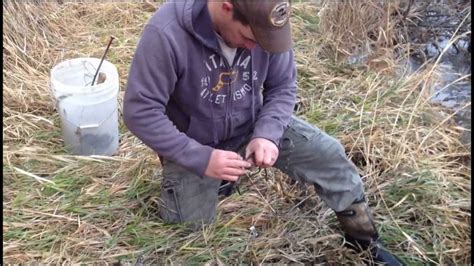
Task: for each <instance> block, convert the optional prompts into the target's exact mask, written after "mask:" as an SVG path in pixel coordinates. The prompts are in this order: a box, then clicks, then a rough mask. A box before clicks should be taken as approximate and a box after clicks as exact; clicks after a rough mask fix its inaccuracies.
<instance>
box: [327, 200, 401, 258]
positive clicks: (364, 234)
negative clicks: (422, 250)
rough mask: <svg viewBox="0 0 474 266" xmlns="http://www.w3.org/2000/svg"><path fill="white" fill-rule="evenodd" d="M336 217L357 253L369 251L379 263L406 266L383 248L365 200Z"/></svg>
mask: <svg viewBox="0 0 474 266" xmlns="http://www.w3.org/2000/svg"><path fill="white" fill-rule="evenodd" d="M336 216H337V219H338V220H339V222H340V223H341V226H342V229H343V230H344V232H345V233H346V235H345V238H346V240H347V242H348V243H349V245H348V246H349V247H350V248H352V249H355V250H357V251H362V250H367V249H368V250H369V251H370V253H371V254H372V257H373V260H374V261H375V262H377V263H383V264H385V265H404V264H403V263H402V262H401V261H400V260H399V259H398V258H397V257H396V256H395V255H393V254H392V253H391V252H390V251H389V250H387V249H386V248H385V247H384V246H383V243H382V241H381V240H380V238H379V235H378V233H377V229H376V227H375V224H374V219H373V217H372V214H371V213H370V210H369V207H368V206H367V204H366V203H365V199H364V198H362V199H361V200H358V201H355V202H354V203H352V205H351V206H349V207H348V208H347V209H345V210H344V211H341V212H336Z"/></svg>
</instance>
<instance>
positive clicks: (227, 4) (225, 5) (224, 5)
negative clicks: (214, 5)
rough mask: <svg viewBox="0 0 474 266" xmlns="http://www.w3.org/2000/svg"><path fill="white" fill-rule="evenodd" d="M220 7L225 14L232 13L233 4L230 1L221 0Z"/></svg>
mask: <svg viewBox="0 0 474 266" xmlns="http://www.w3.org/2000/svg"><path fill="white" fill-rule="evenodd" d="M221 8H222V11H224V13H226V14H232V13H233V10H234V5H232V3H231V2H228V1H222V5H221Z"/></svg>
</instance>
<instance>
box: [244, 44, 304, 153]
mask: <svg viewBox="0 0 474 266" xmlns="http://www.w3.org/2000/svg"><path fill="white" fill-rule="evenodd" d="M263 88H264V89H263V107H262V109H261V110H260V112H259V114H258V116H257V121H256V124H255V129H254V132H253V135H252V139H254V138H265V139H268V140H271V141H273V142H274V143H275V144H276V145H277V146H278V143H279V141H280V138H281V136H282V135H283V132H284V130H285V128H286V127H287V125H288V123H289V121H290V118H291V114H292V113H293V108H294V105H295V102H296V66H295V63H294V60H293V50H290V51H288V52H286V53H281V54H273V55H270V62H269V64H268V73H267V77H266V80H265V81H264V83H263Z"/></svg>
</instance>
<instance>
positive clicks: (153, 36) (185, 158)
mask: <svg viewBox="0 0 474 266" xmlns="http://www.w3.org/2000/svg"><path fill="white" fill-rule="evenodd" d="M173 55H174V54H173V50H172V49H171V47H170V44H169V42H168V40H167V39H166V36H164V34H163V33H162V32H161V31H160V30H159V29H158V28H156V27H154V26H151V25H147V26H146V27H145V29H144V31H143V33H142V36H141V38H140V41H139V43H138V45H137V48H136V51H135V55H134V57H133V60H132V64H131V66H130V71H129V76H128V82H127V88H126V91H125V96H124V102H123V116H124V122H125V125H126V126H127V127H128V129H129V130H130V131H131V132H132V133H133V134H134V135H135V136H137V137H138V138H139V139H140V140H141V141H143V143H145V144H146V145H147V146H148V147H150V148H151V149H153V150H154V151H155V152H157V153H158V154H160V155H162V156H163V157H165V158H167V159H169V160H172V161H175V162H177V163H178V164H180V165H182V166H183V167H184V168H186V169H188V170H190V171H192V172H194V173H196V174H198V175H200V176H203V175H204V172H205V170H206V168H207V164H208V162H209V158H210V156H211V152H212V150H213V149H212V148H211V147H210V146H205V145H202V144H200V143H198V142H197V141H195V140H194V139H192V138H189V137H188V136H186V134H184V133H182V132H180V131H179V130H178V129H177V128H176V126H175V125H174V124H173V123H172V122H171V120H170V119H169V118H168V116H167V115H166V114H165V110H166V105H167V103H168V101H169V99H170V95H171V93H173V91H174V89H175V84H176V82H177V78H178V75H177V66H176V61H175V58H174V56H173Z"/></svg>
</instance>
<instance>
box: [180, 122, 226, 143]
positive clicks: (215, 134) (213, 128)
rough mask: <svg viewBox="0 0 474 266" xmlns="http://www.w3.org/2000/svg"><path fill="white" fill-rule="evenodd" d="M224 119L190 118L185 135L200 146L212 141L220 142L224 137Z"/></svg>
mask: <svg viewBox="0 0 474 266" xmlns="http://www.w3.org/2000/svg"><path fill="white" fill-rule="evenodd" d="M224 127H225V125H224V119H223V118H216V119H215V120H213V119H211V118H204V119H203V118H196V117H194V116H191V117H190V119H189V126H188V130H187V131H186V135H188V137H190V138H193V139H194V140H196V141H197V142H199V143H201V144H204V145H205V144H210V143H212V142H214V140H220V139H222V138H223V136H224Z"/></svg>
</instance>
